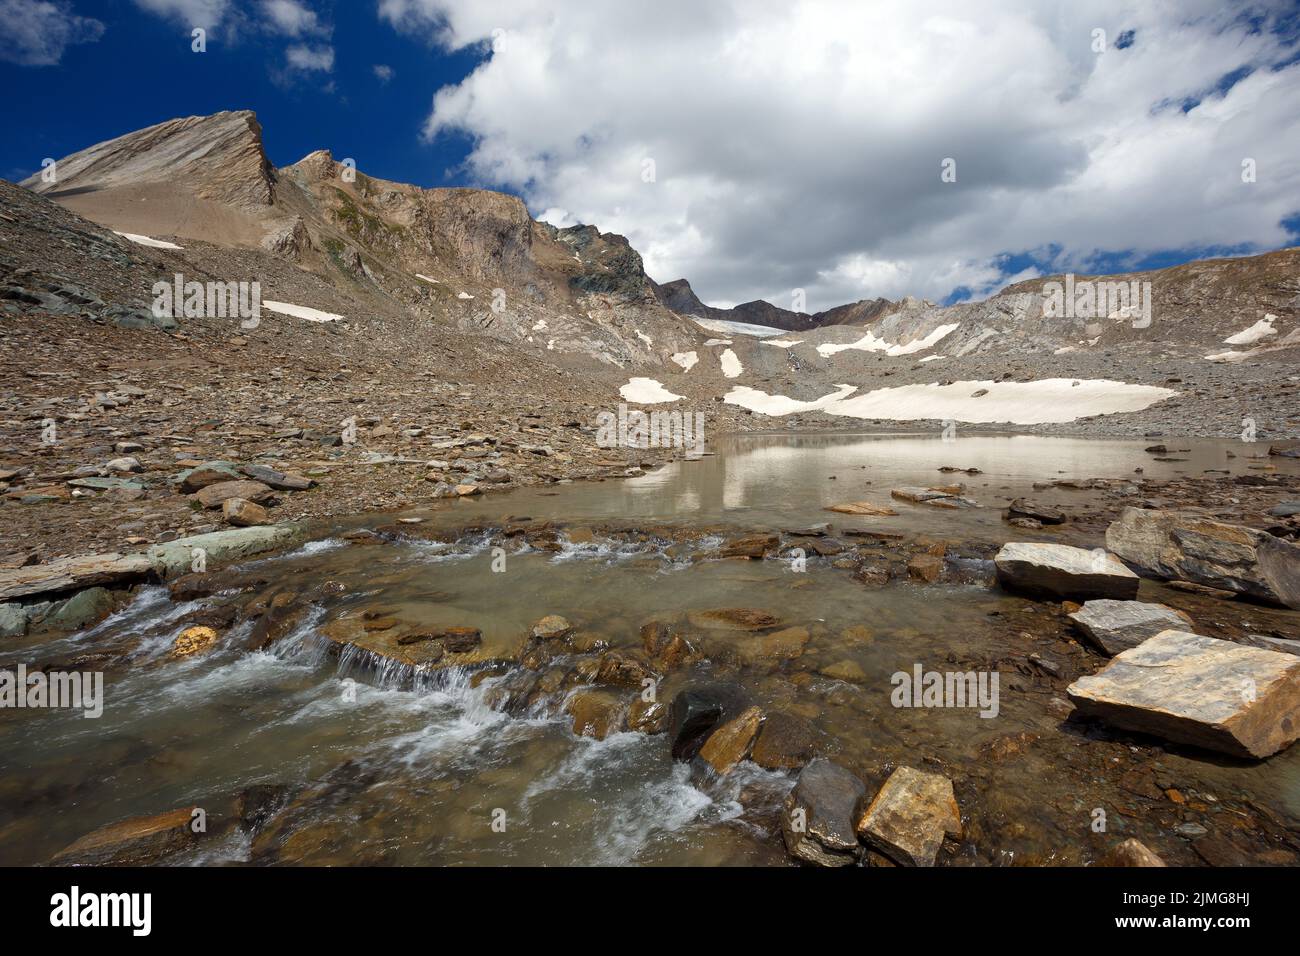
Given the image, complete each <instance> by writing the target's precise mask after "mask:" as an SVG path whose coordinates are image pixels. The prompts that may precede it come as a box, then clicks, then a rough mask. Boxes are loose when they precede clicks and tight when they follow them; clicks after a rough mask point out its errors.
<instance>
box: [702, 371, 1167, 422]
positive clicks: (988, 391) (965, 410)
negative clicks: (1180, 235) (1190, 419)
mask: <svg viewBox="0 0 1300 956" xmlns="http://www.w3.org/2000/svg"><path fill="white" fill-rule="evenodd" d="M835 387H836V388H837V389H839V391H837V392H834V393H832V394H830V395H825V396H823V397H822V398H819V399H817V400H816V401H812V402H801V401H798V400H797V399H793V398H789V397H787V396H785V395H769V394H767V393H766V392H761V391H759V390H758V389H754V388H748V387H745V386H742V385H737V386H735V387H734V388H732V390H731V391H730V392H728V393H727V395H726V396H725V397H724V398H723V401H724V402H726V403H727V404H729V405H739V406H740V407H741V408H747V409H749V410H750V411H752V412H758V413H759V414H762V415H773V416H782V415H790V414H793V413H796V412H807V411H814V410H819V411H823V412H825V413H826V414H828V415H837V416H840V417H843V418H871V419H878V420H892V421H916V420H919V419H935V420H938V421H944V420H948V419H951V420H953V421H959V422H972V423H976V422H979V423H988V422H1007V423H1010V424H1014V425H1042V424H1049V423H1054V422H1056V423H1059V422H1070V421H1074V420H1075V419H1077V418H1084V417H1087V416H1091V415H1115V414H1119V413H1122V412H1136V411H1141V410H1142V409H1144V408H1147V407H1148V406H1150V405H1154V404H1155V403H1156V402H1158V401H1161V400H1162V399H1166V398H1169V397H1171V396H1173V395H1177V394H1178V393H1177V392H1176V391H1174V390H1173V389H1169V388H1159V387H1157V386H1154V385H1130V384H1128V383H1126V382H1114V381H1110V380H1109V379H1069V378H1046V379H1040V380H1038V381H1036V382H953V383H951V384H949V385H938V384H929V385H902V386H899V387H897V388H878V389H875V390H874V391H871V392H867V393H866V394H863V395H856V396H853V397H849V396H850V395H851V394H852V393H853V392H855V391H857V389H856V388H855V387H854V386H852V385H836V386H835ZM981 390H983V392H984V394H982V395H981V396H980V397H979V398H975V397H974V393H975V392H977V391H981Z"/></svg>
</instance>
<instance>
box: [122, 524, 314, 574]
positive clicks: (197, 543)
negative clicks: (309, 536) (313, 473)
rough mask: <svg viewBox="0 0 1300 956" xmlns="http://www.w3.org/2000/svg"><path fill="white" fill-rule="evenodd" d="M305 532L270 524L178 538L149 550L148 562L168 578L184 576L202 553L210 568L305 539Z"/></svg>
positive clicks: (293, 527)
mask: <svg viewBox="0 0 1300 956" xmlns="http://www.w3.org/2000/svg"><path fill="white" fill-rule="evenodd" d="M301 534H302V531H301V529H300V528H298V527H296V526H294V525H268V526H265V527H258V528H231V529H230V530H228V531H213V532H211V533H209V534H196V535H193V536H192V537H189V538H177V539H176V540H175V541H168V542H167V543H165V544H156V545H154V546H153V547H152V548H150V549H149V551H148V554H147V557H148V561H147V563H149V564H152V566H153V568H154V570H155V571H157V572H158V573H159V574H162V575H165V576H166V577H172V576H174V575H178V574H184V573H186V572H188V571H190V570H191V569H192V566H193V562H194V557H195V555H196V553H197V552H198V551H200V550H201V551H202V552H203V554H204V556H205V560H206V561H207V563H208V564H209V565H211V564H215V563H218V562H223V561H236V560H239V559H241V558H248V557H252V556H253V555H256V554H264V553H266V552H268V551H274V550H276V549H277V548H283V547H285V546H287V545H289V544H292V543H293V542H295V541H297V540H298V538H299V537H301Z"/></svg>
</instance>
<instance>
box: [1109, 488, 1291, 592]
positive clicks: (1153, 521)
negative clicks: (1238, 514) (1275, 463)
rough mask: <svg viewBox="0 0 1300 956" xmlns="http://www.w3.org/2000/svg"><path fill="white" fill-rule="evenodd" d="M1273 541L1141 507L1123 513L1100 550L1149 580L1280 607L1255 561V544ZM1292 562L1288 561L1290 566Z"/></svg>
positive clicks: (1237, 528)
mask: <svg viewBox="0 0 1300 956" xmlns="http://www.w3.org/2000/svg"><path fill="white" fill-rule="evenodd" d="M1273 540H1275V539H1273V537H1272V535H1269V534H1266V533H1265V532H1262V531H1256V530H1255V529H1254V528H1247V527H1245V526H1243V525H1234V524H1227V523H1225V522H1222V521H1213V520H1211V519H1209V518H1206V517H1203V516H1201V515H1197V514H1191V513H1188V512H1180V511H1154V510H1147V509H1142V508H1125V509H1124V512H1123V514H1121V515H1120V519H1119V520H1118V521H1116V522H1114V523H1112V524H1111V526H1110V527H1109V528H1108V529H1107V530H1106V547H1108V548H1109V549H1110V550H1111V551H1113V552H1115V554H1117V555H1118V556H1119V557H1121V558H1123V559H1124V560H1125V561H1127V562H1128V563H1129V564H1131V565H1133V566H1134V567H1137V568H1139V569H1141V570H1142V571H1145V572H1146V573H1148V574H1151V575H1154V576H1155V577H1160V578H1170V579H1176V580H1183V581H1190V582H1192V583H1194V584H1201V585H1205V586H1207V587H1212V588H1219V589H1221V590H1224V591H1231V592H1234V593H1236V594H1245V595H1249V596H1250V597H1253V598H1257V599H1259V600H1263V601H1269V602H1271V603H1273V604H1283V603H1285V601H1284V600H1283V598H1282V595H1281V594H1279V593H1278V590H1277V587H1276V585H1275V584H1274V582H1273V581H1271V580H1270V578H1269V576H1268V575H1266V574H1265V572H1264V569H1263V568H1261V567H1260V561H1259V547H1260V545H1261V543H1265V542H1269V543H1271V542H1272V541H1273ZM1298 550H1300V549H1298ZM1295 560H1297V559H1296V558H1295V557H1292V559H1291V565H1292V567H1294V562H1295ZM1293 574H1300V571H1293ZM1292 580H1295V578H1294V577H1293V578H1292Z"/></svg>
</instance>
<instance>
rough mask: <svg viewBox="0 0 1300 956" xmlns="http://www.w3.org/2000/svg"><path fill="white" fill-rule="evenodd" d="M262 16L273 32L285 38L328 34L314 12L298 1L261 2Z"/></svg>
mask: <svg viewBox="0 0 1300 956" xmlns="http://www.w3.org/2000/svg"><path fill="white" fill-rule="evenodd" d="M262 15H263V16H264V17H265V18H266V21H267V23H268V24H269V25H270V27H271V28H272V29H273V30H275V31H277V32H279V33H283V34H284V35H285V36H291V37H299V36H314V35H322V34H328V33H329V32H330V31H329V29H328V28H326V27H324V26H322V25H321V22H320V19H319V18H318V17H317V16H316V11H314V10H312V9H311V8H310V7H308V6H307V5H306V4H304V3H300V2H299V0H262Z"/></svg>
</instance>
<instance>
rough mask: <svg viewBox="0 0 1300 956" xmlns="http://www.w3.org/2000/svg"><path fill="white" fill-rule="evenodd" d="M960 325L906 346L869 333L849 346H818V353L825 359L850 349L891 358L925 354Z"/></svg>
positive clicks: (934, 332) (940, 330) (953, 324)
mask: <svg viewBox="0 0 1300 956" xmlns="http://www.w3.org/2000/svg"><path fill="white" fill-rule="evenodd" d="M959 324H960V323H957V322H954V323H952V324H951V325H941V326H939V327H938V328H937V329H934V330H933V331H932V332H930V334H929V335H927V336H925V337H924V338H920V339H915V340H913V341H911V342H908V343H907V344H906V345H895V344H893V343H890V342H886V341H885V340H884V339H878V338H876V335H875V333H874V332H868V333H867V334H866V335H864V336H862V338H860V339H858V340H857V341H856V342H849V343H848V344H847V345H834V344H831V343H829V342H828V343H826V344H825V345H819V346H817V351H818V352H819V353H820V354H821V355H822V356H823V357H825V358H829V357H830V356H832V355H834V354H835V353H836V352H846V351H848V350H849V349H854V350H856V351H860V352H884V353H885V354H886V355H891V356H897V355H911V354H912V353H913V352H924V351H925V350H926V349H928V348H932V347H934V345H936V344H937V343H938V342H939V340H940V339H943V338H944V337H946V336H948V335H950V334H952V332H954V331H956V329H957V326H958V325H959Z"/></svg>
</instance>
